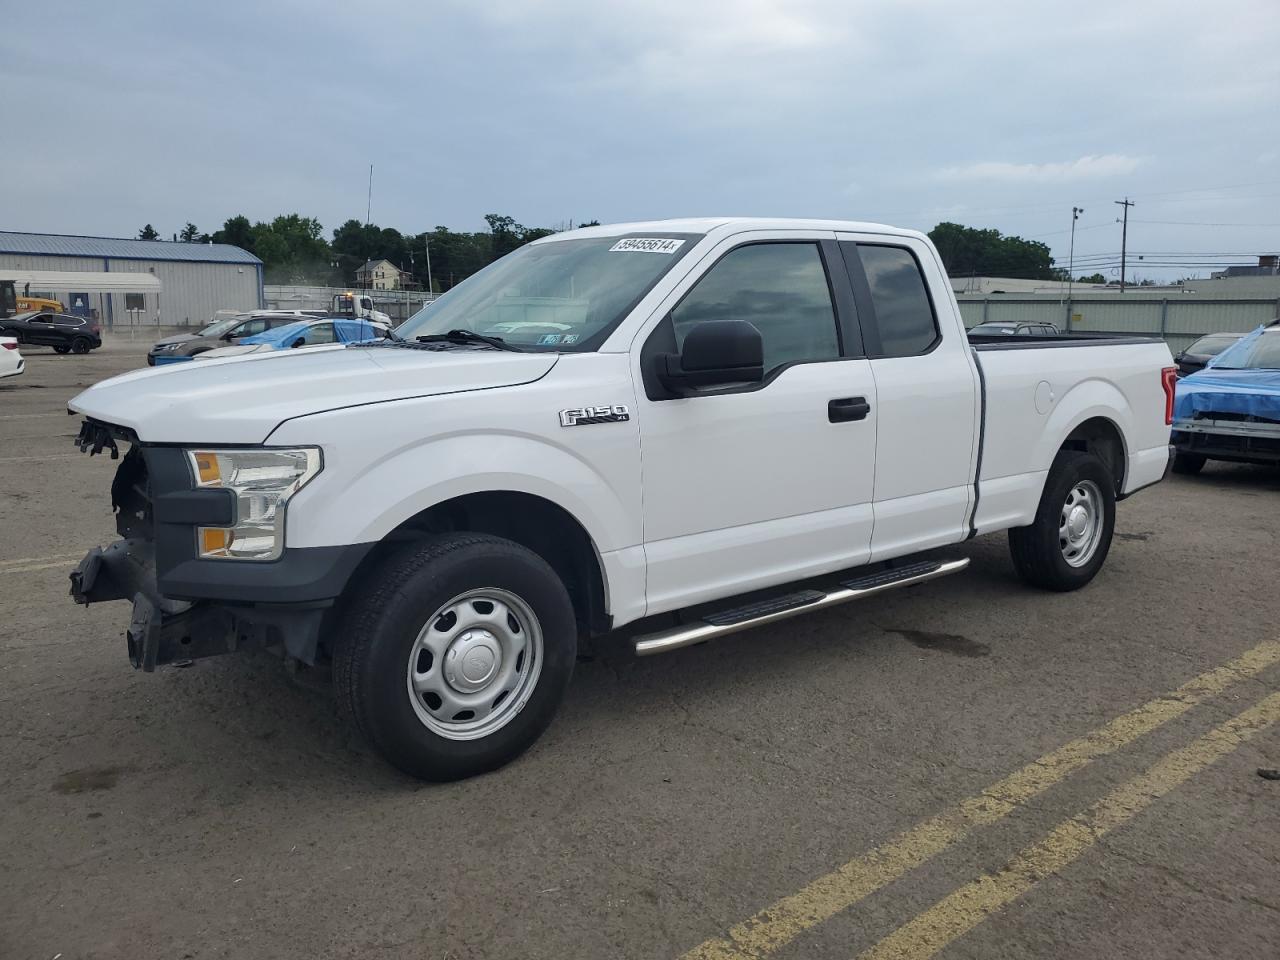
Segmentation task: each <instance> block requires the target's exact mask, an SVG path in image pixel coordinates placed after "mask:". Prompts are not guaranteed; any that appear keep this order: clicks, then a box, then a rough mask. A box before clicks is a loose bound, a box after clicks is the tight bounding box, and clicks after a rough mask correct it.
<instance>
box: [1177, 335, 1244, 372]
mask: <svg viewBox="0 0 1280 960" xmlns="http://www.w3.org/2000/svg"><path fill="white" fill-rule="evenodd" d="M1243 336H1244V334H1243V333H1210V334H1206V335H1205V336H1203V337H1201V338H1200V339H1199V340H1197V341H1196V342H1195V343H1193V344H1191V346H1189V347H1187V349H1185V350H1183V351H1182V352H1181V353H1179V354H1178V355H1177V356H1176V357H1174V358H1173V362H1174V363H1176V364H1177V365H1178V376H1179V377H1185V376H1187V375H1188V374H1192V373H1196V372H1197V371H1199V370H1203V369H1204V368H1205V364H1207V363H1208V362H1209V361H1210V360H1212V359H1213V358H1214V357H1216V356H1217V355H1218V354H1220V353H1221V352H1222V351H1223V350H1225V349H1227V347H1229V346H1231V345H1232V344H1233V343H1237V342H1239V340H1240V338H1241V337H1243Z"/></svg>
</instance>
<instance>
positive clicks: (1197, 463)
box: [1173, 453, 1205, 475]
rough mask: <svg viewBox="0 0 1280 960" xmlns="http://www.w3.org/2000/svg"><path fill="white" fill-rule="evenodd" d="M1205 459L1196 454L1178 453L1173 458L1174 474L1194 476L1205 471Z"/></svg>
mask: <svg viewBox="0 0 1280 960" xmlns="http://www.w3.org/2000/svg"><path fill="white" fill-rule="evenodd" d="M1204 464H1205V458H1204V457H1201V456H1199V455H1197V454H1194V453H1176V454H1174V456H1173V472H1174V473H1185V474H1187V475H1194V474H1197V473H1199V472H1200V471H1201V470H1203V469H1204Z"/></svg>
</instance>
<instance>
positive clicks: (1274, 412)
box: [1173, 367, 1280, 421]
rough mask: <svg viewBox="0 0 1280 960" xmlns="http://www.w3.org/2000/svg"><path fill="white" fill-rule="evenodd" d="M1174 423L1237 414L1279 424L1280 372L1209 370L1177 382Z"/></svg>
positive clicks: (1214, 368) (1213, 368)
mask: <svg viewBox="0 0 1280 960" xmlns="http://www.w3.org/2000/svg"><path fill="white" fill-rule="evenodd" d="M1177 391H1178V392H1177V394H1176V395H1175V399H1174V405H1173V416H1174V419H1175V420H1191V419H1193V418H1194V417H1195V416H1196V414H1208V413H1210V412H1213V413H1238V414H1243V415H1245V416H1254V417H1261V418H1263V419H1264V420H1277V421H1280V370H1223V369H1220V368H1217V367H1209V368H1208V369H1206V370H1201V371H1200V372H1198V373H1193V374H1191V375H1190V376H1189V377H1183V378H1182V379H1181V380H1179V381H1178V387H1177Z"/></svg>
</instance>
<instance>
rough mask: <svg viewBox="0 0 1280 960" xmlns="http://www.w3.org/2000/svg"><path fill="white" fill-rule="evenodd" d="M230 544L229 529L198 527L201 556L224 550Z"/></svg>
mask: <svg viewBox="0 0 1280 960" xmlns="http://www.w3.org/2000/svg"><path fill="white" fill-rule="evenodd" d="M229 546H231V531H230V530H225V529H223V528H221V527H201V528H200V553H201V555H202V556H206V557H207V556H211V555H213V554H217V553H222V552H224V551H225V550H226V549H227V548H228V547H229Z"/></svg>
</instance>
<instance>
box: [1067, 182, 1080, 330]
mask: <svg viewBox="0 0 1280 960" xmlns="http://www.w3.org/2000/svg"><path fill="white" fill-rule="evenodd" d="M1082 213H1084V207H1072V208H1071V246H1070V247H1069V248H1068V250H1069V252H1068V253H1067V322H1066V329H1068V330H1070V329H1071V293H1072V286H1073V285H1074V284H1075V279H1076V221H1077V220H1079V219H1080V214H1082Z"/></svg>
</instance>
